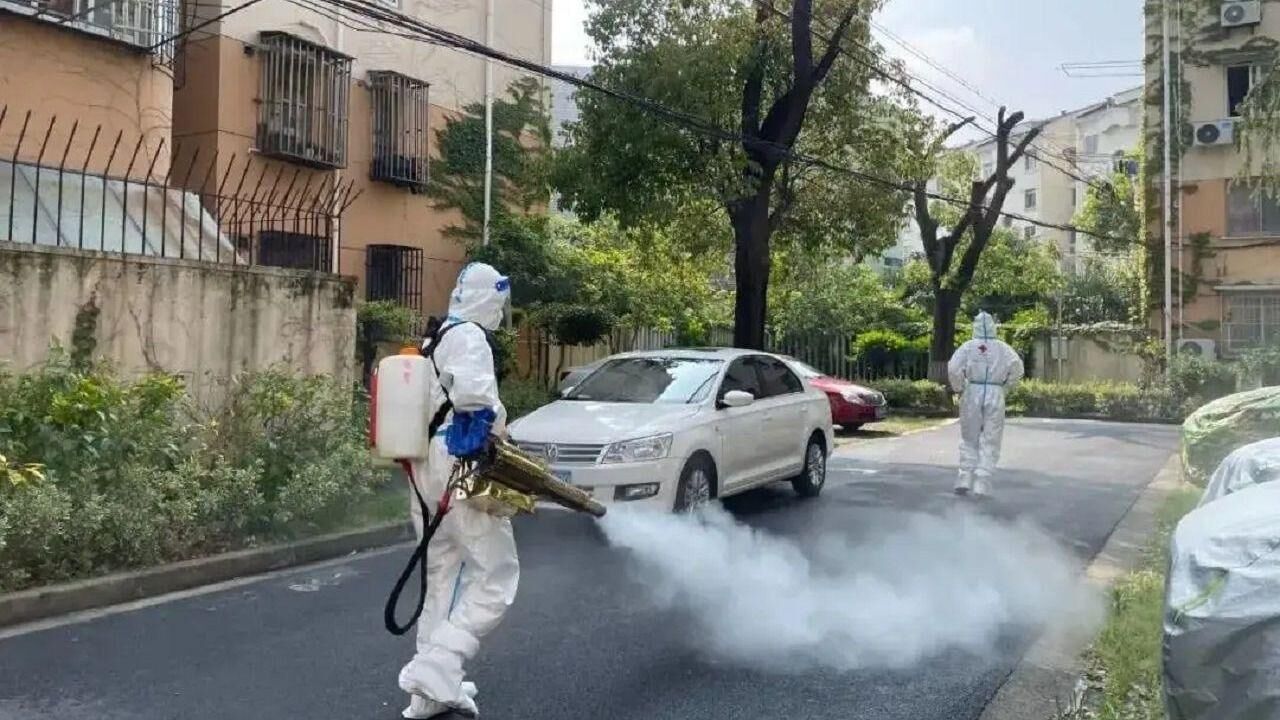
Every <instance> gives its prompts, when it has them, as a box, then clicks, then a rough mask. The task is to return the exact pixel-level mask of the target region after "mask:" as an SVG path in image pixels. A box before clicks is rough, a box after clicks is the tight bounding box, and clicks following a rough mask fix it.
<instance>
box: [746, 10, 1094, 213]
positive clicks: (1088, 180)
mask: <svg viewBox="0 0 1280 720" xmlns="http://www.w3.org/2000/svg"><path fill="white" fill-rule="evenodd" d="M762 5H763V6H764V7H765V8H767V9H768V10H769V11H770V12H772V13H773V14H775V15H777V16H779V17H782V18H786V19H787V20H790V19H791V15H790V14H789V13H787V12H784V11H782V10H779V9H778V8H777V7H776V6H775V5H773V3H772V2H769V1H768V0H764V2H762ZM810 21H811V22H817V18H815V17H813V16H812V14H811V15H810ZM864 22H866V21H864ZM824 29H826V30H827V32H832V30H831V28H830V27H827V26H824ZM815 35H817V36H818V37H819V38H821V39H822V40H824V41H826V42H827V43H828V44H830V43H832V42H834V38H833V37H830V36H827V37H824V36H822V35H821V34H818V33H815ZM848 40H849V42H851V43H853V44H854V45H855V46H857V47H858V48H859V49H861V50H862V51H864V52H865V53H867V55H868V56H873V55H874V54H875V53H874V51H873V50H872V49H871V48H869V47H867V46H866V45H864V44H862V43H860V42H858V41H857V40H855V39H852V38H848ZM836 48H837V50H838V51H839V52H840V53H841V54H843V55H845V56H846V57H848V58H849V59H851V60H853V61H854V62H856V63H858V64H859V65H862V66H863V67H865V68H867V69H868V70H870V71H872V72H873V73H875V74H877V75H879V76H880V77H882V78H884V79H885V80H888V81H889V82H892V83H894V84H896V85H899V86H900V87H902V88H903V89H905V90H906V91H908V92H909V93H911V94H913V95H915V96H916V97H919V98H920V99H922V100H924V101H925V102H927V103H929V104H931V105H933V106H935V107H937V108H938V109H940V110H942V111H944V112H946V113H947V114H949V115H952V116H954V117H956V118H957V119H960V120H968V121H969V122H971V123H973V125H974V126H975V127H977V128H978V129H980V130H982V131H983V132H984V133H986V134H987V136H988V139H995V138H996V132H995V131H993V130H992V129H991V126H990V125H983V124H981V123H979V122H978V121H977V119H976V116H981V115H982V114H983V112H982V111H981V110H978V109H977V108H975V107H973V106H972V105H970V104H968V103H966V102H965V101H963V100H960V99H959V98H956V97H955V96H953V95H951V94H949V93H947V92H946V91H945V90H942V89H941V88H938V87H937V86H936V85H933V84H932V83H930V82H928V81H926V80H924V79H923V78H921V77H919V76H918V75H912V74H911V73H910V72H909V71H906V70H904V74H906V75H907V76H909V77H911V78H912V79H914V80H915V81H916V82H917V83H919V84H921V85H923V86H925V87H927V88H929V89H931V90H933V91H934V92H935V93H937V94H939V95H941V96H943V97H945V98H946V99H948V100H950V101H951V102H954V103H956V104H957V105H959V106H960V107H962V108H964V109H965V110H968V111H969V112H971V113H973V114H974V116H975V117H970V116H967V115H965V114H964V113H962V112H960V111H959V110H956V109H955V108H954V107H950V106H948V105H946V104H944V103H942V102H941V101H939V100H938V99H937V98H936V97H933V96H931V95H929V94H928V93H925V92H923V91H921V90H920V89H918V88H916V87H915V86H913V85H912V84H911V82H910V81H908V80H907V79H905V78H901V77H896V76H893V75H890V74H889V72H888V71H886V70H885V69H884V68H882V67H880V66H879V65H878V64H877V63H874V62H871V61H868V60H864V59H863V58H861V57H859V56H858V55H857V54H855V53H852V52H850V51H849V50H848V48H846V47H844V46H843V45H837V46H836ZM1045 124H1047V123H1045ZM1028 131H1029V130H1028ZM1041 153H1045V151H1044V149H1043V148H1040V147H1037V146H1036V145H1035V143H1032V144H1031V145H1030V146H1029V148H1028V149H1027V151H1026V154H1027V155H1028V156H1030V157H1031V158H1032V159H1034V160H1037V161H1040V162H1043V163H1044V164H1046V165H1048V166H1049V167H1052V168H1053V169H1055V170H1057V171H1058V172H1060V173H1062V174H1063V175H1066V176H1067V177H1070V178H1072V179H1073V180H1076V181H1078V182H1082V183H1084V184H1085V185H1088V186H1089V187H1092V188H1094V189H1095V190H1098V191H1099V192H1108V191H1109V190H1110V186H1109V185H1107V184H1106V183H1105V181H1103V182H1100V181H1098V179H1097V178H1095V177H1082V176H1081V175H1078V174H1076V173H1073V172H1071V171H1070V170H1067V169H1065V168H1063V167H1062V166H1060V165H1058V164H1056V163H1053V162H1051V161H1050V160H1049V159H1048V158H1046V157H1045V156H1044V155H1043V154H1041ZM1045 154H1049V155H1051V156H1054V155H1053V154H1052V153H1045ZM1054 157H1058V158H1061V159H1064V160H1066V161H1067V162H1068V163H1070V164H1071V165H1073V166H1074V167H1075V168H1076V169H1077V170H1079V171H1080V172H1082V173H1085V172H1086V171H1085V170H1084V169H1082V168H1080V166H1079V165H1078V164H1076V162H1075V161H1074V160H1072V159H1070V158H1067V157H1065V155H1056V156H1054ZM1086 174H1087V173H1086Z"/></svg>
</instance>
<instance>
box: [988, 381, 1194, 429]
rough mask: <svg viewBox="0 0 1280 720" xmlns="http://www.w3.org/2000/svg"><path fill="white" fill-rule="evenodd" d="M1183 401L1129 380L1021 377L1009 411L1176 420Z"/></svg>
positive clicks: (1140, 420)
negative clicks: (1052, 380) (1053, 380)
mask: <svg viewBox="0 0 1280 720" xmlns="http://www.w3.org/2000/svg"><path fill="white" fill-rule="evenodd" d="M1183 405H1184V403H1183V402H1182V401H1181V400H1180V399H1178V398H1177V397H1176V396H1175V395H1174V394H1173V392H1172V391H1170V390H1168V389H1166V388H1142V387H1139V386H1138V385H1134V384H1132V383H1119V382H1094V383H1048V382H1042V381H1039V380H1024V381H1022V382H1020V383H1018V385H1017V387H1015V388H1014V389H1013V391H1012V392H1010V393H1009V397H1008V407H1009V411H1010V412H1011V413H1016V414H1021V415H1028V416H1031V417H1050V418H1097V419H1103V420H1126V421H1135V422H1177V421H1180V420H1182V418H1183V417H1184V416H1185V414H1186V413H1185V410H1184V407H1183Z"/></svg>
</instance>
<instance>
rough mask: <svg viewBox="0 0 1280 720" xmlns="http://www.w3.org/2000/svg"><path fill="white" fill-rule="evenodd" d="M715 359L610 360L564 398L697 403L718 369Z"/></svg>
mask: <svg viewBox="0 0 1280 720" xmlns="http://www.w3.org/2000/svg"><path fill="white" fill-rule="evenodd" d="M720 365H721V362H720V361H719V360H715V359H710V358H707V359H703V358H682V357H633V358H618V359H617V360H610V361H609V362H607V363H605V364H603V365H601V366H600V367H599V368H598V369H597V370H596V371H595V372H593V373H591V374H590V375H588V376H587V377H586V378H585V379H584V380H583V381H582V382H581V383H579V384H578V386H577V387H575V388H573V389H571V390H570V391H569V392H567V393H565V396H564V399H565V400H596V401H599V402H618V403H672V404H683V403H692V402H698V401H699V400H701V399H703V398H705V397H706V396H707V393H708V391H709V389H710V388H711V386H712V384H713V381H714V380H715V378H716V376H717V375H718V374H719V372H720Z"/></svg>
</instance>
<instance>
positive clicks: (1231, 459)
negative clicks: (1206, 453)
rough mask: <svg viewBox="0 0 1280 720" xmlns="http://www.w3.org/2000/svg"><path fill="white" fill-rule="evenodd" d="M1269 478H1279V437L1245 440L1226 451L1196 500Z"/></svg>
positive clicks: (1203, 501)
mask: <svg viewBox="0 0 1280 720" xmlns="http://www.w3.org/2000/svg"><path fill="white" fill-rule="evenodd" d="M1272 480H1280V437H1275V438H1271V439H1270V440H1259V441H1258V442H1255V443H1249V444H1248V445H1245V446H1244V447H1242V448H1240V449H1239V450H1236V451H1235V452H1233V453H1231V454H1230V455H1228V456H1227V457H1226V459H1224V460H1223V461H1222V463H1221V464H1220V465H1218V469H1217V470H1214V471H1213V475H1211V476H1209V484H1208V485H1207V486H1205V489H1204V495H1203V496H1201V498H1200V504H1201V505H1208V504H1209V503H1211V502H1213V501H1214V500H1217V499H1218V498H1220V497H1222V496H1224V495H1230V494H1231V493H1236V492H1240V491H1241V490H1243V489H1245V488H1247V487H1252V486H1254V485H1261V484H1262V483H1266V482H1271V481H1272Z"/></svg>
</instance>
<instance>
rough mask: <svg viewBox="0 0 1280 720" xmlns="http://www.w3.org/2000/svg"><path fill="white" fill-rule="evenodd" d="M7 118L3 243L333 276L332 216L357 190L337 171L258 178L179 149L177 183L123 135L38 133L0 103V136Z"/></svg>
mask: <svg viewBox="0 0 1280 720" xmlns="http://www.w3.org/2000/svg"><path fill="white" fill-rule="evenodd" d="M6 122H8V123H9V124H10V125H11V126H15V127H17V128H18V129H17V131H16V132H17V141H16V144H15V145H14V148H13V152H12V154H10V155H9V157H8V158H7V159H0V241H7V242H12V243H24V244H31V245H42V246H57V247H72V248H78V249H82V250H96V251H101V252H112V253H122V254H129V255H143V256H152V257H165V258H180V259H191V260H199V261H208V262H215V263H229V264H233V265H273V266H280V267H292V268H302V269H308V270H316V271H322V272H337V271H338V268H337V267H336V266H335V261H334V256H335V250H336V248H337V247H338V242H339V227H340V223H339V222H338V219H339V217H340V216H341V214H342V213H343V212H344V211H345V210H346V209H347V208H348V207H349V206H350V205H351V203H352V202H353V201H354V200H355V199H356V197H358V195H359V193H353V192H352V184H351V183H343V182H341V181H340V180H339V179H338V178H337V177H336V175H334V174H330V175H328V176H326V177H325V178H324V179H322V180H320V181H319V182H317V181H316V177H315V176H314V174H312V175H311V177H310V178H309V179H306V181H305V182H303V180H302V179H301V178H300V169H299V168H293V169H292V170H289V169H287V168H285V167H283V166H276V167H275V168H274V169H273V168H271V167H268V166H267V165H266V164H265V163H262V164H260V168H261V169H260V170H255V169H254V167H253V164H251V163H250V162H249V161H248V160H247V159H245V160H241V159H240V158H238V157H236V156H234V155H233V156H231V158H230V159H229V160H228V162H226V164H225V165H221V164H220V163H219V159H218V158H217V157H205V158H202V157H201V156H200V152H199V150H198V149H197V150H196V151H195V152H194V153H192V154H191V155H190V156H184V155H183V154H182V152H181V149H180V148H179V149H177V151H176V152H174V153H173V157H189V160H188V161H186V162H184V163H183V165H182V167H183V170H182V171H181V172H180V173H178V174H177V175H175V174H174V173H173V172H172V170H170V169H166V170H164V171H163V172H158V171H157V167H158V166H161V162H160V161H161V158H165V159H166V160H165V162H164V163H163V166H164V167H166V168H167V167H170V166H169V164H168V161H167V158H168V157H169V155H168V148H166V147H165V143H164V142H163V141H161V142H160V143H158V144H157V147H156V148H155V149H154V150H144V143H143V141H142V139H141V138H139V139H138V140H137V141H136V142H135V141H132V140H129V141H126V140H125V138H124V136H123V133H122V132H117V133H116V134H115V136H114V137H110V136H109V133H104V132H103V131H102V127H101V126H98V127H97V128H96V129H94V130H93V131H92V132H88V131H84V132H81V129H80V125H79V123H78V122H75V123H72V124H71V127H70V129H69V130H65V129H63V128H60V127H59V125H58V118H57V117H56V116H55V117H53V118H51V119H50V120H49V122H48V123H47V124H45V123H43V122H38V125H39V126H37V124H33V123H32V117H31V113H30V112H27V113H26V114H25V116H22V117H19V116H17V115H16V114H11V113H10V112H9V108H8V107H7V106H6V107H0V136H2V135H4V131H5V130H6ZM64 127H65V125H64ZM55 132H57V133H58V135H57V137H58V140H57V141H56V142H53V143H51V139H52V138H54V136H55ZM64 133H65V139H63V134H64ZM73 149H74V150H75V152H74V153H73V152H72V151H73ZM24 151H25V153H24ZM30 156H34V160H33V159H31V157H30ZM87 168H101V170H88V169H87ZM122 168H123V172H121V169H122ZM187 188H200V189H199V190H189V189H187Z"/></svg>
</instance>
